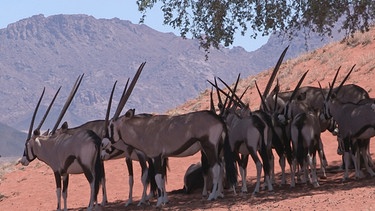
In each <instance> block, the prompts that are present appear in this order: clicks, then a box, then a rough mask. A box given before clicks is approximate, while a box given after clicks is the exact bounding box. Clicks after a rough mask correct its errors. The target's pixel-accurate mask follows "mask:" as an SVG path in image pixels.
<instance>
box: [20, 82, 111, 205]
mask: <svg viewBox="0 0 375 211" xmlns="http://www.w3.org/2000/svg"><path fill="white" fill-rule="evenodd" d="M82 77H83V75H82ZM82 77H81V78H80V79H77V82H76V84H75V86H74V87H73V89H72V91H71V93H70V96H69V98H68V100H67V102H66V103H65V106H64V107H66V108H67V107H68V106H69V104H70V102H71V100H72V98H73V96H74V94H75V93H76V91H77V89H78V87H79V84H80V83H81V81H82ZM43 93H44V91H43ZM55 97H56V96H55ZM42 98H43V94H42V95H41V97H40V99H39V101H38V104H37V106H36V108H35V111H34V114H33V117H32V120H31V124H30V128H29V134H28V137H27V140H26V144H25V150H24V155H23V157H22V159H21V161H20V162H21V163H22V164H23V165H25V166H27V165H28V164H29V163H30V162H31V161H33V160H34V159H35V158H38V159H39V160H41V161H43V162H45V163H46V164H47V165H49V166H50V167H51V168H52V170H53V172H54V175H55V180H56V194H57V209H58V210H60V209H61V191H62V196H63V199H64V210H67V188H68V181H69V174H82V173H83V174H84V175H85V177H86V178H87V180H88V182H89V184H90V201H89V206H88V209H89V210H91V209H92V208H93V207H94V205H95V203H96V202H97V193H98V191H99V186H100V182H101V179H102V177H103V174H104V167H103V162H102V160H101V159H100V143H101V139H100V137H99V136H97V135H96V134H95V133H94V132H93V131H91V130H82V131H80V132H78V133H76V134H74V135H68V134H65V135H61V134H58V133H55V132H56V128H57V127H56V125H58V123H59V121H60V120H61V118H60V117H62V116H63V113H64V112H61V113H60V117H59V119H60V120H58V121H57V123H56V125H55V127H54V129H53V130H52V132H51V134H50V135H41V134H40V128H41V126H42V124H43V122H44V120H45V118H46V116H47V113H48V111H49V109H47V111H46V114H45V115H44V117H43V119H42V121H41V123H40V124H39V126H38V127H37V128H36V129H35V130H34V133H33V135H31V132H32V130H33V124H34V120H35V116H36V113H37V110H38V108H39V105H40V102H41V100H42ZM54 99H55V98H54ZM53 101H54V100H52V102H51V104H50V106H49V108H50V107H51V106H52V103H53ZM63 110H64V109H63ZM61 177H62V179H63V187H62V190H61Z"/></svg>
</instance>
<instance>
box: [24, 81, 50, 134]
mask: <svg viewBox="0 0 375 211" xmlns="http://www.w3.org/2000/svg"><path fill="white" fill-rule="evenodd" d="M45 91H46V88H45V87H44V88H43V92H42V94H41V95H40V97H39V100H38V103H37V104H36V107H35V109H34V113H33V116H32V117H31V123H30V127H29V133H28V134H27V139H26V140H29V139H30V138H31V133H32V132H33V127H34V121H35V116H36V113H37V112H38V109H39V105H40V102H41V101H42V98H43V95H44V92H45Z"/></svg>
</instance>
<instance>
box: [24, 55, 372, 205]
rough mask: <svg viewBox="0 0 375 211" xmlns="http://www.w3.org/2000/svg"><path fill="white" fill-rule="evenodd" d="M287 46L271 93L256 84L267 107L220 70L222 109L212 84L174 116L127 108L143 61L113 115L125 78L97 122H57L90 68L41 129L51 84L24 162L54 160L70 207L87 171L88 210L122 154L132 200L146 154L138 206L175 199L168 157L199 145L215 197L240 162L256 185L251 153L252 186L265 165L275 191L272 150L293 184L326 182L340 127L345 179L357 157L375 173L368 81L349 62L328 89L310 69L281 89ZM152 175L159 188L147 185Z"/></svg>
mask: <svg viewBox="0 0 375 211" xmlns="http://www.w3.org/2000/svg"><path fill="white" fill-rule="evenodd" d="M287 49H288V48H286V49H285V50H284V51H283V53H282V54H281V56H280V58H279V60H278V62H277V64H276V66H275V69H274V71H273V73H272V75H271V77H270V79H269V82H268V84H267V86H266V88H265V90H264V92H263V93H262V92H261V91H260V90H259V88H258V86H257V84H256V83H255V85H256V88H257V91H258V93H259V97H260V99H261V105H260V108H259V109H258V110H251V109H250V108H249V105H248V104H245V103H244V102H243V101H242V97H243V96H244V94H245V92H246V90H247V89H246V90H245V92H244V93H241V95H238V94H236V89H237V85H238V81H239V78H240V77H238V79H237V82H236V83H235V85H234V87H233V88H231V87H230V86H228V85H227V84H226V83H225V82H224V81H223V80H221V79H220V78H215V79H214V82H211V81H208V82H209V83H210V84H211V85H212V86H213V88H215V89H216V94H217V100H218V103H217V108H216V107H215V103H214V102H213V97H212V95H213V94H212V93H213V90H211V107H210V109H209V110H204V111H203V110H202V111H195V112H191V113H186V114H183V115H173V116H171V115H152V114H136V113H135V110H134V109H129V110H128V111H127V112H126V113H125V114H123V115H121V112H122V110H123V108H124V106H125V104H126V102H127V100H128V99H129V97H130V95H131V92H132V90H133V88H134V86H135V85H136V82H137V80H138V78H139V76H140V74H141V72H142V70H143V67H144V66H145V63H142V64H141V65H140V67H139V68H138V71H137V72H136V74H135V76H134V78H133V79H132V81H131V82H130V84H129V79H128V81H127V83H126V86H125V88H124V91H123V93H122V96H121V99H120V100H119V104H118V106H117V109H116V111H115V113H114V114H113V116H112V117H110V113H111V112H110V108H111V103H112V97H113V93H114V90H115V87H116V82H115V83H114V85H113V87H112V91H111V95H110V97H109V103H108V108H107V112H106V116H105V119H104V120H95V121H90V122H87V123H85V124H83V125H81V126H78V127H75V128H69V127H68V124H67V123H66V122H65V123H63V124H62V126H61V127H60V128H58V127H59V125H60V122H61V120H62V118H63V116H64V114H65V112H66V110H67V108H68V107H69V104H70V102H71V101H72V99H73V97H74V95H75V93H76V92H77V90H78V87H79V86H80V83H81V81H82V78H83V75H82V76H79V77H78V79H77V81H76V83H75V85H74V86H73V88H72V90H71V92H70V95H69V97H68V99H67V101H66V103H65V105H64V107H63V109H62V110H61V113H60V115H59V117H58V120H57V121H56V124H55V125H54V126H53V128H52V130H51V131H46V132H44V133H42V132H41V131H40V129H41V127H42V125H43V123H44V120H45V119H46V117H47V115H48V112H49V110H50V108H51V106H52V104H53V102H54V101H55V99H56V96H57V95H58V93H59V91H60V89H59V90H58V91H57V92H56V94H55V96H54V98H53V99H52V102H51V103H50V105H49V107H48V108H47V110H46V112H45V114H44V116H43V118H42V120H41V121H40V123H39V125H38V126H37V127H36V128H34V121H35V116H36V113H37V111H38V107H39V105H40V103H41V101H42V98H43V95H44V90H43V92H42V94H41V96H40V98H39V100H38V102H37V106H36V108H35V111H34V113H33V117H32V120H31V124H30V128H29V133H28V137H27V140H26V144H25V149H24V154H23V157H22V159H21V161H20V162H21V163H22V164H23V165H28V164H29V163H30V162H31V161H33V160H34V159H35V158H38V159H39V160H41V161H43V162H45V163H46V164H47V165H49V166H50V167H51V168H52V170H53V172H54V176H55V180H56V194H57V209H58V210H60V209H61V207H62V205H61V195H62V198H63V202H64V205H63V206H64V209H65V210H67V188H68V181H69V174H82V173H83V174H84V175H85V177H86V178H87V180H88V182H89V184H90V202H89V205H88V209H89V210H91V209H93V208H94V206H95V204H96V203H97V195H98V192H99V190H100V187H102V194H103V201H102V202H101V205H102V206H105V204H106V203H107V196H106V195H107V193H106V184H105V182H106V180H105V172H104V164H103V160H111V159H118V158H125V159H126V164H127V166H128V170H129V174H130V177H129V186H130V187H129V199H128V201H127V204H126V205H129V204H131V203H132V202H133V201H132V188H133V169H132V161H138V162H139V163H140V165H141V169H142V175H141V180H142V184H143V193H142V198H141V201H140V202H139V205H140V204H142V203H147V202H148V199H149V198H150V197H152V195H153V194H157V202H156V206H157V207H160V206H162V205H163V204H165V203H167V202H168V196H167V191H166V188H165V176H166V166H167V159H168V158H169V157H184V156H190V155H193V154H196V153H197V152H199V151H200V152H201V168H202V169H201V170H202V172H203V173H202V176H203V179H204V187H203V193H202V194H203V195H204V196H208V200H215V199H217V198H220V197H224V196H223V189H224V184H226V185H227V186H229V188H230V189H231V190H233V194H236V188H237V172H238V171H239V173H240V177H241V182H242V184H241V187H242V189H241V191H242V192H247V185H246V173H247V170H246V166H247V163H248V158H249V155H250V156H251V158H252V159H253V161H254V163H255V166H256V176H257V180H256V185H255V189H254V191H253V193H257V192H259V189H260V184H261V175H262V172H263V174H264V187H267V188H268V190H270V191H272V190H273V187H272V186H273V184H274V182H275V174H274V156H273V151H274V152H276V153H277V155H278V156H279V164H280V167H281V170H282V177H281V183H282V184H286V180H287V178H286V176H285V166H286V162H288V164H289V165H290V172H291V174H290V175H291V179H290V185H291V186H292V187H294V186H295V184H296V177H300V176H302V178H301V180H302V181H303V182H309V183H311V184H312V185H313V186H314V187H318V186H319V180H318V177H317V168H316V154H318V156H319V158H320V167H321V168H320V170H321V171H322V173H323V175H324V176H325V167H326V165H327V161H326V160H325V155H324V150H323V143H322V140H321V138H320V134H321V133H322V132H323V131H326V130H329V131H330V132H332V134H334V135H337V139H338V140H339V142H338V143H339V147H338V149H340V150H341V151H342V152H343V156H344V164H345V171H344V179H347V178H348V166H349V164H351V163H353V164H354V168H355V176H356V177H359V178H360V177H363V173H362V172H361V170H360V160H361V159H362V160H363V161H364V166H365V167H366V169H367V171H368V173H369V174H371V176H374V175H375V173H374V172H373V170H372V168H371V167H372V166H373V163H372V158H371V156H370V152H369V140H370V138H371V137H372V136H375V102H374V99H371V98H370V97H369V94H368V93H367V92H366V90H364V89H363V88H361V87H359V86H357V85H354V84H349V85H345V84H344V83H345V81H346V80H347V79H348V77H349V75H350V73H351V72H352V70H353V69H354V67H355V66H353V68H352V69H351V70H350V71H349V73H348V74H347V75H346V77H345V78H344V80H343V81H342V82H341V83H340V84H339V85H338V86H336V85H335V83H336V78H337V76H338V74H339V70H340V68H339V69H338V70H337V72H336V75H335V77H334V79H333V80H332V82H331V83H330V84H329V88H326V89H323V88H322V87H321V86H320V83H319V87H311V86H302V84H303V80H304V78H305V76H306V74H307V73H308V71H307V72H305V74H303V75H302V77H301V79H300V81H299V82H298V84H297V85H296V87H295V89H294V90H293V91H290V92H280V87H279V84H278V82H277V84H276V85H275V86H274V88H273V89H272V90H271V88H272V83H273V81H274V79H275V77H276V74H277V71H278V69H279V67H280V65H281V63H282V60H283V58H284V55H285V53H286V51H287ZM217 79H219V80H220V82H221V83H223V84H224V85H225V87H226V89H225V90H223V89H220V88H219V86H218V83H217ZM60 88H61V87H60ZM237 165H238V169H237ZM208 180H210V181H208ZM61 183H62V184H61ZM149 184H150V195H151V196H150V195H148V194H147V189H148V186H149Z"/></svg>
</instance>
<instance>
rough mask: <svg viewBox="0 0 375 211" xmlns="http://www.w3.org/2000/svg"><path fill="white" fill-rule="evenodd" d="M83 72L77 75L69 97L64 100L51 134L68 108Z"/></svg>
mask: <svg viewBox="0 0 375 211" xmlns="http://www.w3.org/2000/svg"><path fill="white" fill-rule="evenodd" d="M83 76H84V74H82V76H78V78H77V80H76V83H75V84H74V86H73V88H72V90H71V91H70V94H69V97H68V99H67V100H66V102H65V105H64V107H63V109H62V110H61V112H60V115H59V117H58V119H57V121H56V124H55V126H54V127H53V129H52V130H51V134H54V133H55V132H56V130H57V127H58V126H59V124H60V122H61V120H62V118H63V117H64V115H65V112H66V111H67V110H68V107H69V105H70V103H71V102H72V100H73V98H74V95H75V94H76V92H77V90H78V87H79V85H80V84H81V82H82V78H83Z"/></svg>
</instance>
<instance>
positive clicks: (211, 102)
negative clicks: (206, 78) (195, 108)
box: [210, 87, 215, 113]
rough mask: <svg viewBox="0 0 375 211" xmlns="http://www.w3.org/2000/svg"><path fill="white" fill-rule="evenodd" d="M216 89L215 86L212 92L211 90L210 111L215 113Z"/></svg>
mask: <svg viewBox="0 0 375 211" xmlns="http://www.w3.org/2000/svg"><path fill="white" fill-rule="evenodd" d="M213 91H214V88H213V87H211V92H210V111H212V112H214V113H215V106H214V99H213V98H212V92H213Z"/></svg>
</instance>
